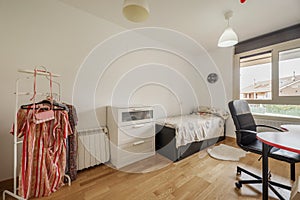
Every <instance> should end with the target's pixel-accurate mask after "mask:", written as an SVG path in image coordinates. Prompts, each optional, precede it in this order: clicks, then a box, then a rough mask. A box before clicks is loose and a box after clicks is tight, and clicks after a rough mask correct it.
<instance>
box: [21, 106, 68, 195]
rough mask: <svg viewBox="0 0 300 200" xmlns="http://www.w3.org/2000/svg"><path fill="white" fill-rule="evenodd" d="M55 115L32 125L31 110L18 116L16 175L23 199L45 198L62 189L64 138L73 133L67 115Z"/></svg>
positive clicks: (60, 112)
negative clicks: (19, 152) (20, 140)
mask: <svg viewBox="0 0 300 200" xmlns="http://www.w3.org/2000/svg"><path fill="white" fill-rule="evenodd" d="M36 112H37V111H36ZM38 112H40V111H38ZM54 115H55V118H54V119H53V120H51V121H47V122H43V123H40V124H35V123H34V122H33V110H32V109H19V111H18V113H17V120H18V123H17V136H18V137H22V136H23V146H22V159H21V169H20V175H19V195H20V196H22V197H23V198H26V199H27V198H30V197H43V196H48V195H50V194H51V193H52V192H55V191H56V190H57V189H59V188H60V187H61V186H63V185H64V184H63V177H64V174H65V166H66V138H67V136H68V135H69V134H72V130H71V127H70V124H69V120H68V113H67V111H64V110H55V111H54Z"/></svg>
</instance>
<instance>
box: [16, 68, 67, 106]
mask: <svg viewBox="0 0 300 200" xmlns="http://www.w3.org/2000/svg"><path fill="white" fill-rule="evenodd" d="M43 68H44V69H43V70H39V69H35V70H34V87H33V88H34V94H33V97H32V98H31V99H30V100H33V102H34V103H31V104H26V105H22V106H21V109H45V108H43V107H40V106H39V105H41V104H42V105H45V104H47V105H49V106H51V107H50V109H52V110H67V111H68V110H69V109H68V108H67V106H65V105H63V104H60V103H57V102H56V101H55V100H54V99H53V94H52V74H51V72H48V71H47V70H46V68H45V67H43ZM37 72H44V73H48V74H49V76H50V79H49V80H50V95H48V96H47V98H46V99H44V100H42V101H40V102H37V103H36V102H35V97H36V75H37ZM36 105H37V107H36ZM54 106H55V107H56V108H55V107H54ZM46 109H47V108H46Z"/></svg>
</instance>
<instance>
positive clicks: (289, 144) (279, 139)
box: [256, 132, 300, 200]
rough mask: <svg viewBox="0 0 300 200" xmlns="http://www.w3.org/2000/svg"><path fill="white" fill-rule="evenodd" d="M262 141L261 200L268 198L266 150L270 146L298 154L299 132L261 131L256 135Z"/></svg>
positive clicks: (299, 150)
mask: <svg viewBox="0 0 300 200" xmlns="http://www.w3.org/2000/svg"><path fill="white" fill-rule="evenodd" d="M256 137H257V139H258V140H260V141H261V142H262V143H263V153H262V154H263V155H262V159H263V161H262V169H263V173H262V176H263V177H262V179H263V200H267V199H268V184H269V183H268V181H269V180H268V170H269V169H268V168H269V167H268V152H269V148H270V146H273V147H277V148H280V149H284V150H287V151H292V152H295V153H299V154H300V142H299V141H300V134H297V133H295V132H262V133H258V134H257V135H256Z"/></svg>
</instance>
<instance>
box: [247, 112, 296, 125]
mask: <svg viewBox="0 0 300 200" xmlns="http://www.w3.org/2000/svg"><path fill="white" fill-rule="evenodd" d="M253 116H254V118H257V119H266V120H276V121H288V122H297V123H299V120H300V117H297V116H286V115H272V114H260V113H253Z"/></svg>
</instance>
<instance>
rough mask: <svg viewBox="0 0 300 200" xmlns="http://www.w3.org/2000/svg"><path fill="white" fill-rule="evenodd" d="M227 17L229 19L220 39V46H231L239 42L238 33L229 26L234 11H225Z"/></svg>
mask: <svg viewBox="0 0 300 200" xmlns="http://www.w3.org/2000/svg"><path fill="white" fill-rule="evenodd" d="M224 16H225V19H226V20H227V27H226V29H225V31H224V32H223V33H222V35H221V37H220V38H219V41H218V47H231V46H234V45H235V44H237V43H238V42H239V39H238V36H237V34H236V33H235V32H234V31H233V29H232V28H231V27H230V26H229V19H230V17H232V11H229V12H227V13H225V15H224Z"/></svg>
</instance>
